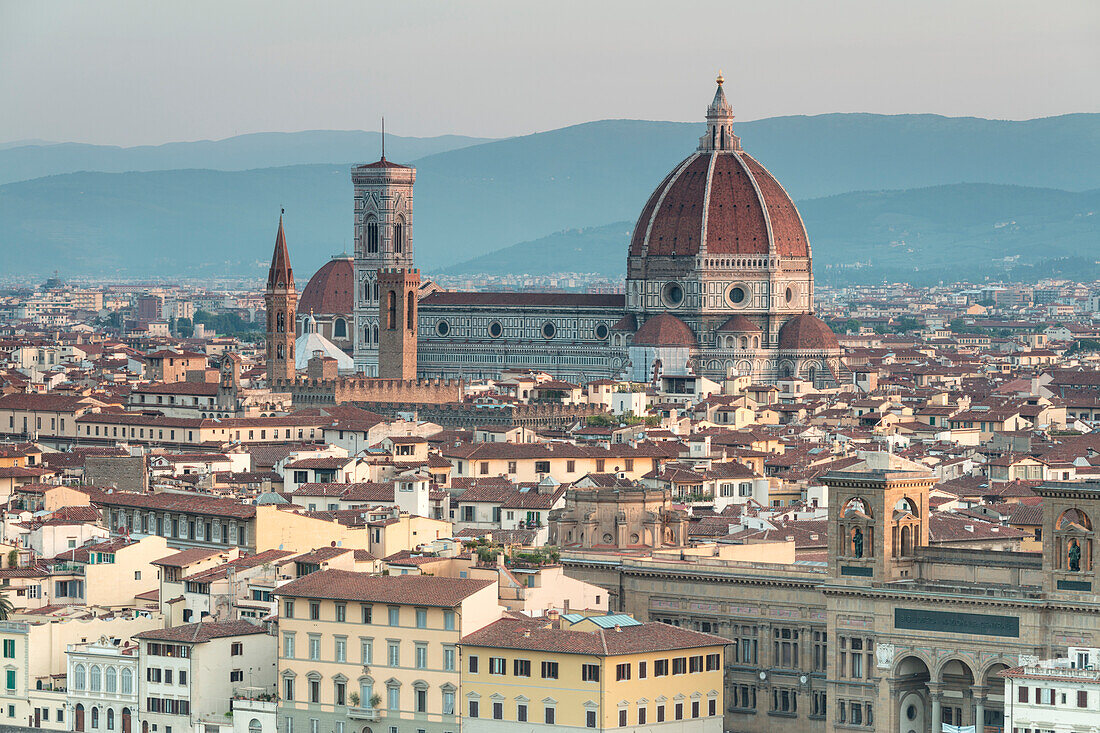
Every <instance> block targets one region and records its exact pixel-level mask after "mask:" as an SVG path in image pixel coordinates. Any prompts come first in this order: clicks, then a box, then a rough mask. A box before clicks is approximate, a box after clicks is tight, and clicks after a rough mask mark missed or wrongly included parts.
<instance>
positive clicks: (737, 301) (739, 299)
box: [726, 285, 748, 305]
mask: <svg viewBox="0 0 1100 733" xmlns="http://www.w3.org/2000/svg"><path fill="white" fill-rule="evenodd" d="M747 298H748V294H747V293H746V292H745V288H744V287H743V286H741V285H734V286H733V287H732V288H730V289H729V290H727V291H726V301H727V302H729V304H730V305H744V304H745V300H746V299H747Z"/></svg>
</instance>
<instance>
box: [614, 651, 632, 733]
mask: <svg viewBox="0 0 1100 733" xmlns="http://www.w3.org/2000/svg"><path fill="white" fill-rule="evenodd" d="M628 679H630V662H625V663H623V664H619V665H616V666H615V681H616V682H621V681H623V680H628ZM619 725H626V723H619Z"/></svg>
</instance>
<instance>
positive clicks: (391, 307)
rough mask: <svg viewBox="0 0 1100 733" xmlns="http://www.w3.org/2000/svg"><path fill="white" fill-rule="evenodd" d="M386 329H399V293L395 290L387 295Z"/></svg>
mask: <svg viewBox="0 0 1100 733" xmlns="http://www.w3.org/2000/svg"><path fill="white" fill-rule="evenodd" d="M386 328H387V329H389V330H390V331H393V330H394V329H396V328H397V293H396V292H395V291H393V290H391V291H389V292H388V293H386Z"/></svg>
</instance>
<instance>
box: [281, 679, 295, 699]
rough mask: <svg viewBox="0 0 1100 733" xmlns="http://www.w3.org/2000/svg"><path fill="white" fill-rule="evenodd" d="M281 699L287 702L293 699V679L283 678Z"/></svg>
mask: <svg viewBox="0 0 1100 733" xmlns="http://www.w3.org/2000/svg"><path fill="white" fill-rule="evenodd" d="M283 697H284V698H285V699H287V700H293V699H294V678H293V677H284V678H283Z"/></svg>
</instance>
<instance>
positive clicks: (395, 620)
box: [389, 606, 401, 626]
mask: <svg viewBox="0 0 1100 733" xmlns="http://www.w3.org/2000/svg"><path fill="white" fill-rule="evenodd" d="M400 619H401V608H400V607H399V606H390V607H389V623H390V626H400V625H401V624H400V623H399V622H400Z"/></svg>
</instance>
